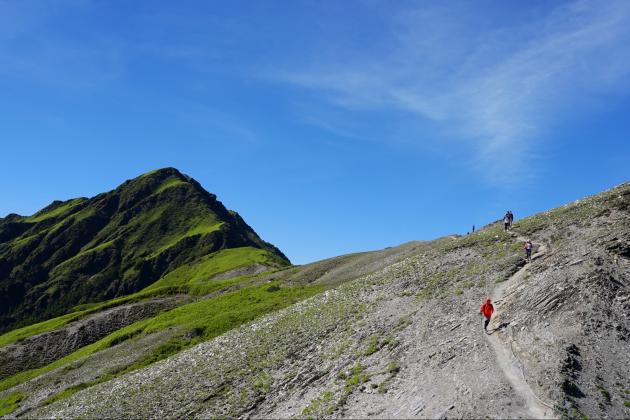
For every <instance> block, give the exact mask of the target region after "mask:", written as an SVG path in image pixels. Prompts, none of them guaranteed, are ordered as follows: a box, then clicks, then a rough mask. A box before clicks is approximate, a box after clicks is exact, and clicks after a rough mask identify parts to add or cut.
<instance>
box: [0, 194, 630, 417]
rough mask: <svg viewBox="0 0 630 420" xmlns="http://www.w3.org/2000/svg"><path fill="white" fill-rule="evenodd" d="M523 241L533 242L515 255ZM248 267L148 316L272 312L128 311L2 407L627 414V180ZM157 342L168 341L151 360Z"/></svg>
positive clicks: (105, 413)
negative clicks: (471, 222)
mask: <svg viewBox="0 0 630 420" xmlns="http://www.w3.org/2000/svg"><path fill="white" fill-rule="evenodd" d="M526 238H531V239H532V240H533V241H534V243H535V251H534V256H533V259H532V261H531V262H526V261H525V260H524V252H523V241H524V240H525V239H526ZM259 271H260V270H258V269H257V268H255V267H254V268H252V269H251V271H247V270H245V271H242V272H241V271H237V272H238V275H241V274H243V273H244V275H245V277H246V278H245V280H243V279H240V278H239V280H238V282H235V281H233V279H230V278H227V277H225V276H226V275H225V274H223V275H222V279H221V280H215V281H217V282H222V283H221V288H218V289H216V291H215V292H212V293H209V294H205V295H200V296H199V297H196V298H195V299H196V301H194V302H192V303H188V304H186V305H184V306H180V307H179V308H175V309H173V310H170V311H167V312H164V314H172V315H168V316H169V318H175V317H177V316H181V314H180V313H179V312H177V311H183V310H186V311H187V312H191V311H194V308H196V306H194V305H207V304H208V303H207V302H215V303H213V304H218V302H220V301H221V299H228V298H230V297H231V296H235V297H238V299H239V301H240V302H249V303H245V304H248V305H250V306H251V305H256V304H257V303H256V302H257V301H256V300H248V299H249V297H248V296H249V295H247V293H249V291H253V290H255V291H256V293H257V294H255V295H253V296H255V299H262V300H263V301H265V299H271V297H268V296H280V299H278V300H277V301H274V302H276V303H274V305H280V302H286V301H287V299H288V300H291V299H292V301H291V302H289V303H288V304H286V305H280V306H273V308H275V309H274V310H265V311H264V312H260V314H259V315H257V316H254V317H252V318H251V319H249V318H247V317H245V318H243V322H241V323H238V324H235V325H234V326H233V327H231V328H227V329H222V330H216V331H215V330H213V328H215V327H214V324H213V323H216V322H218V318H209V319H208V320H205V319H203V320H202V321H203V323H199V324H195V327H194V328H191V325H192V324H191V325H188V324H173V325H172V326H170V327H168V326H166V327H164V328H157V327H155V325H153V324H147V325H144V324H142V325H143V326H142V328H140V327H139V326H138V325H140V324H138V323H143V322H147V321H146V320H143V321H137V322H135V323H133V324H130V325H129V326H127V327H125V328H123V329H122V330H120V331H123V332H125V333H124V334H121V333H120V332H115V333H112V334H110V335H108V336H106V337H105V338H102V339H101V341H97V342H96V343H94V344H92V345H90V346H87V347H84V348H81V349H79V350H78V351H76V352H75V353H72V354H70V355H68V356H65V357H64V358H61V359H59V360H56V361H55V362H53V363H51V364H49V365H46V366H44V367H41V368H39V370H37V369H36V370H27V371H23V372H20V373H17V374H15V375H13V376H10V377H8V378H6V379H5V380H3V381H2V382H0V389H1V390H2V391H0V401H1V404H2V405H0V406H1V407H3V409H4V412H3V413H4V414H7V415H9V416H18V417H19V416H25V417H46V418H51V417H57V418H67V417H85V418H102V417H165V416H166V417H182V416H186V417H204V418H207V417H263V418H287V417H330V418H340V417H345V418H365V417H376V418H394V417H396V418H414V417H415V418H446V417H466V418H484V417H491V418H532V417H535V418H543V417H548V418H560V417H564V418H586V417H588V418H627V417H629V416H630V376H629V375H628V372H630V352H629V351H628V348H629V346H628V338H629V329H630V317H629V315H630V184H624V185H621V186H619V187H617V188H614V189H611V190H609V191H606V192H604V193H602V194H599V195H597V196H593V197H589V198H586V199H584V200H579V201H577V202H575V203H571V204H569V205H566V206H563V207H560V208H557V209H554V210H550V211H548V212H545V213H541V214H538V215H535V216H532V217H529V218H526V219H523V220H519V221H517V222H516V223H515V225H514V228H513V230H512V231H510V232H507V233H506V232H504V231H503V228H502V227H501V226H499V225H498V224H491V225H489V226H487V227H485V228H484V229H482V230H480V231H478V232H475V233H474V234H471V235H467V236H463V237H459V236H452V237H446V238H441V239H438V240H435V241H428V242H412V243H409V244H405V245H403V246H401V247H396V248H391V249H387V250H384V251H380V252H372V253H363V254H355V255H348V256H342V257H337V258H334V259H330V260H326V261H322V262H319V263H315V264H311V265H308V266H302V267H290V268H285V269H281V270H278V271H274V272H259ZM237 272H235V274H236V273H237ZM217 274H218V273H217ZM228 276H229V275H228ZM225 282H227V283H225ZM259 290H260V292H258V291H259ZM205 291H206V292H207V291H209V290H205ZM217 293H218V294H217ZM238 293H241V294H240V295H238ZM278 293H280V294H282V295H278ZM487 296H490V297H492V299H493V300H494V302H495V306H496V308H497V312H496V314H495V316H494V318H493V320H492V323H491V324H490V329H489V333H488V334H486V333H484V332H483V329H482V326H481V318H480V315H479V314H478V311H479V305H480V304H481V303H482V302H483V300H484V299H485V297H487ZM232 302H233V301H227V303H232ZM291 303H292V304H291ZM204 308H206V307H205V306H204ZM213 308H214V307H213ZM217 308H219V307H217ZM156 318H158V319H159V318H160V315H157V317H156ZM73 322H77V321H73ZM159 325H160V326H164V325H167V324H164V322H163V321H161V323H160V324H159ZM184 325H187V327H186V328H184V327H183V326H184ZM201 326H203V327H204V328H205V329H204V330H202V331H198V330H197V329H198V328H201ZM210 330H212V331H215V332H216V333H212V334H210V332H209V331H210ZM2 337H4V336H2ZM2 337H0V342H1V340H2ZM31 339H32V338H31ZM185 339H186V340H189V341H185V344H182V343H184V341H182V340H185ZM103 340H105V341H103ZM174 340H175V341H174ZM99 343H100V344H99ZM169 343H170V345H171V346H173V345H175V344H177V345H180V347H178V348H177V349H176V350H175V351H169V352H167V353H166V355H167V356H168V357H154V356H155V354H156V349H157V350H159V349H164V346H165V345H169ZM11 345H15V344H11ZM160 351H161V350H160ZM158 354H160V353H158ZM151 357H154V358H153V359H151ZM147 358H148V359H147ZM147 360H148V361H149V362H147ZM140 362H141V363H140ZM139 363H140V364H139ZM4 407H7V408H4Z"/></svg>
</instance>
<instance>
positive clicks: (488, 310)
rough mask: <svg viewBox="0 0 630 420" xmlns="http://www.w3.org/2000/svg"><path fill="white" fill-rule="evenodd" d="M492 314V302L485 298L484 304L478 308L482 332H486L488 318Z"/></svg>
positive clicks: (488, 322)
mask: <svg viewBox="0 0 630 420" xmlns="http://www.w3.org/2000/svg"><path fill="white" fill-rule="evenodd" d="M493 312H494V306H492V300H491V299H490V298H487V299H486V301H485V303H483V304H482V305H481V306H480V307H479V313H480V314H481V315H483V317H484V320H483V330H484V331H486V332H488V324H490V318H491V317H492V313H493Z"/></svg>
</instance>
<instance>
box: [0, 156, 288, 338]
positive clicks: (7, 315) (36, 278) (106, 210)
mask: <svg viewBox="0 0 630 420" xmlns="http://www.w3.org/2000/svg"><path fill="white" fill-rule="evenodd" d="M242 247H249V248H253V249H256V250H259V252H260V253H262V254H261V255H264V256H265V258H266V261H267V262H268V264H267V265H270V266H274V267H278V266H285V265H289V264H290V263H289V260H288V259H287V258H286V256H284V254H282V252H280V250H278V249H277V248H276V247H274V246H273V245H271V244H269V243H267V242H265V241H263V240H262V239H261V238H260V237H259V236H258V235H257V234H256V232H254V230H253V229H252V228H251V227H249V226H248V225H247V223H245V221H244V220H243V219H242V218H241V217H240V216H239V215H238V214H237V213H236V212H233V211H230V210H227V209H226V208H225V207H224V206H223V204H222V203H221V202H220V201H218V200H217V198H216V196H215V195H214V194H211V193H209V192H207V191H205V190H204V189H203V188H202V187H201V185H200V184H199V183H198V182H197V181H195V180H194V179H192V178H190V177H189V176H186V175H184V174H182V173H180V172H179V171H178V170H177V169H174V168H165V169H159V170H156V171H153V172H149V173H147V174H144V175H141V176H139V177H137V178H135V179H132V180H128V181H125V182H124V183H123V184H122V185H120V186H119V187H118V188H116V189H115V190H113V191H110V192H107V193H103V194H99V195H97V196H95V197H93V198H77V199H72V200H68V201H55V202H53V203H52V204H50V205H49V206H47V207H45V208H44V209H42V210H40V211H38V212H37V213H35V214H34V215H32V216H29V217H23V216H19V215H16V214H11V215H8V216H7V217H6V218H3V219H0V331H5V330H8V329H11V328H13V327H15V326H19V325H25V324H30V323H32V322H36V321H39V320H42V319H45V318H50V317H51V316H56V315H59V314H62V313H66V312H68V310H70V309H71V308H72V307H74V306H75V305H78V304H83V303H89V302H99V301H103V300H105V299H111V298H114V297H118V296H123V295H128V294H131V293H134V292H137V291H139V290H141V289H144V288H145V287H147V286H149V285H151V284H152V283H154V282H156V281H157V280H158V279H160V278H161V277H162V276H164V275H165V274H167V273H169V272H172V271H173V270H175V269H176V268H178V267H181V266H183V265H186V264H190V263H192V262H194V261H195V260H197V259H199V258H201V257H204V256H207V255H209V254H213V253H216V252H217V251H221V250H225V249H232V248H242Z"/></svg>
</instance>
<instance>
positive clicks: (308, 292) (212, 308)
mask: <svg viewBox="0 0 630 420" xmlns="http://www.w3.org/2000/svg"><path fill="white" fill-rule="evenodd" d="M321 291H323V287H321V286H306V287H296V288H292V287H282V286H281V285H280V284H278V283H267V284H265V285H257V286H248V287H245V288H243V289H240V290H237V291H234V292H229V293H225V294H223V295H220V296H216V297H214V298H212V299H206V300H202V301H198V302H194V303H190V304H187V305H183V306H180V307H178V308H176V309H172V310H170V311H166V312H163V313H161V314H159V315H157V316H155V317H153V318H149V319H145V320H142V321H138V322H135V323H133V324H131V325H129V326H127V327H125V328H122V329H120V330H118V331H116V332H114V333H112V334H110V335H108V336H106V337H104V338H102V339H101V340H99V341H97V342H95V343H93V344H90V345H88V346H85V347H83V348H81V349H79V350H77V351H76V352H74V353H72V354H69V355H68V356H66V357H64V358H62V359H59V360H57V361H55V362H53V363H51V364H49V365H46V366H44V367H41V368H38V369H31V370H27V371H24V372H20V373H18V374H16V375H14V376H12V377H9V378H6V379H4V380H2V381H0V391H3V390H5V389H9V388H11V387H14V386H16V385H19V384H21V383H23V382H25V381H28V380H29V379H32V378H34V377H36V376H39V375H42V374H44V373H46V372H50V371H51V370H53V369H56V368H58V367H61V366H65V365H67V364H68V363H71V362H73V361H76V360H78V359H80V358H82V357H85V356H89V355H91V354H94V353H96V352H97V351H99V350H103V349H105V348H108V347H111V346H113V345H116V344H119V343H121V342H123V341H125V340H127V339H130V338H132V337H134V336H137V335H139V334H149V333H151V332H155V331H160V330H163V329H165V328H169V327H176V328H179V329H181V330H182V332H189V331H194V332H195V334H194V335H195V336H196V338H195V339H194V340H186V339H184V338H181V341H183V342H184V343H183V345H179V346H178V345H177V344H178V343H171V345H172V348H171V349H170V350H169V349H168V348H166V349H164V348H163V349H161V354H157V355H153V357H152V358H151V359H150V360H145V361H143V362H142V363H141V364H139V365H137V366H134V369H135V368H139V367H142V366H145V365H147V364H149V363H152V362H154V361H156V360H160V359H161V358H164V357H167V356H169V355H170V354H173V353H176V352H177V351H179V350H181V349H182V348H185V347H188V346H191V345H194V344H196V343H198V342H201V341H205V340H209V339H211V338H214V337H216V336H218V335H220V334H222V333H224V332H226V331H228V330H230V329H232V328H235V327H237V326H239V325H241V324H243V323H245V322H249V321H251V320H254V319H256V318H258V317H260V316H262V315H264V314H267V313H269V312H273V311H276V310H278V309H281V308H284V307H287V306H289V305H292V304H293V303H295V302H298V301H300V300H302V299H305V298H307V297H309V296H312V295H314V294H317V293H319V292H321ZM173 344H174V345H173Z"/></svg>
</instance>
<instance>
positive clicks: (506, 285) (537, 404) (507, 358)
mask: <svg viewBox="0 0 630 420" xmlns="http://www.w3.org/2000/svg"><path fill="white" fill-rule="evenodd" d="M516 239H517V240H519V241H522V242H523V243H524V242H525V240H526V239H525V238H522V237H518V236H517V237H516ZM535 245H538V249H537V250H536V253H535V254H533V255H532V261H534V260H536V259H538V258H540V257H542V256H543V255H545V254H546V253H547V247H546V246H545V245H544V244H535ZM529 264H531V263H529ZM529 264H525V265H524V266H523V267H521V268H520V269H519V270H518V271H517V272H516V273H514V274H513V275H512V276H511V277H510V278H509V279H508V280H507V281H504V282H502V283H500V284H499V285H497V287H495V288H494V290H493V291H492V295H491V298H492V302H493V303H494V305H495V313H494V318H496V317H497V315H499V314H501V307H502V306H503V303H504V300H505V299H506V298H507V297H508V296H509V295H510V294H512V293H513V292H509V289H511V288H512V287H513V286H517V285H518V284H520V283H521V282H522V280H523V277H524V275H525V273H526V272H527V269H528V267H529ZM498 328H499V327H498V326H496V327H495V333H493V334H489V335H486V339H487V340H488V343H489V344H490V347H492V350H493V351H494V353H495V355H496V358H497V365H498V366H499V367H500V368H501V370H502V371H503V374H504V375H505V378H506V379H507V380H508V382H509V383H510V385H511V386H512V389H513V390H514V392H515V393H516V394H517V395H518V396H519V397H521V398H522V399H523V402H524V407H523V408H522V409H520V410H517V412H516V414H518V415H520V416H522V417H525V418H536V419H552V418H556V417H555V415H554V410H553V408H551V407H550V406H549V405H547V404H546V403H544V402H543V401H542V400H541V399H540V398H538V397H537V396H536V394H534V392H533V391H532V389H531V388H530V386H529V384H528V383H527V380H526V379H525V375H524V373H523V370H522V366H521V362H520V361H519V360H518V358H517V357H516V356H515V355H514V353H513V352H512V347H511V343H506V342H503V341H502V340H500V339H499V337H498V334H496V332H497V331H498Z"/></svg>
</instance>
